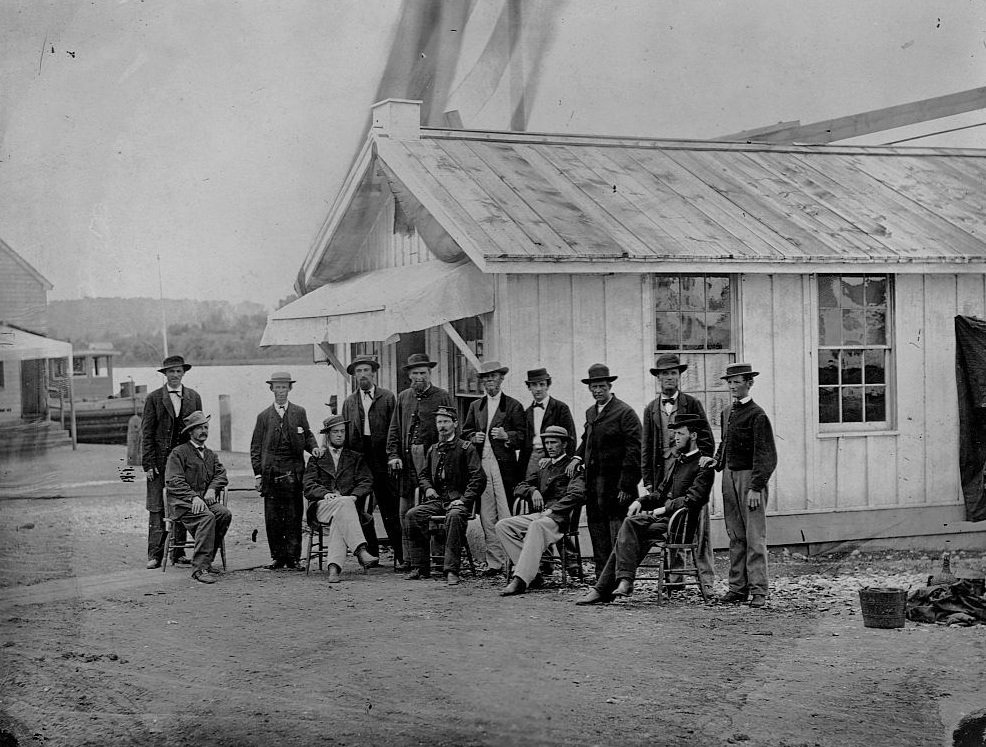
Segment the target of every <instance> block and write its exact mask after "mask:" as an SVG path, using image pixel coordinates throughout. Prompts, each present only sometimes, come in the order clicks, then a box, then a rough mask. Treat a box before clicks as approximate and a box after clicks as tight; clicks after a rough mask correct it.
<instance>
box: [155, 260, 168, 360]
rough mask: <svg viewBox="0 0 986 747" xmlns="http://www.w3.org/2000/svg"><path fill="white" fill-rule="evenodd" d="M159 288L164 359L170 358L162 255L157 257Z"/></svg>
mask: <svg viewBox="0 0 986 747" xmlns="http://www.w3.org/2000/svg"><path fill="white" fill-rule="evenodd" d="M157 286H158V295H159V297H160V299H161V337H162V338H163V339H164V357H165V358H167V357H168V316H167V314H166V313H165V310H164V282H163V281H162V280H161V255H160V254H158V255H157Z"/></svg>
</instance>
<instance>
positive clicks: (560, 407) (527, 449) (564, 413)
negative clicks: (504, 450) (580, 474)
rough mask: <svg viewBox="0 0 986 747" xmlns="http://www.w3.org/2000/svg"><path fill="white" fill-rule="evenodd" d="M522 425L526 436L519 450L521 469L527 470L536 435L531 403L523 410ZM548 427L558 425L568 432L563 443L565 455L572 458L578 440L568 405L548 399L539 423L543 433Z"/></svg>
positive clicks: (532, 404) (551, 398)
mask: <svg viewBox="0 0 986 747" xmlns="http://www.w3.org/2000/svg"><path fill="white" fill-rule="evenodd" d="M524 424H525V427H526V434H527V435H526V438H525V439H524V448H522V449H521V450H520V460H519V461H520V465H521V469H527V463H528V462H529V461H531V452H532V451H534V436H535V435H537V434H535V433H534V403H533V402H532V403H531V404H530V405H528V407H527V409H526V410H524ZM549 425H560V426H561V427H562V428H564V429H565V430H566V431H568V435H569V436H570V438H569V439H568V441H567V442H566V443H565V453H566V454H568V455H569V456H574V455H575V443H576V441H577V440H578V439H577V438H576V433H577V431H576V430H575V418H573V417H572V411H571V410H570V409H569V408H568V405H566V404H565V403H564V402H562V401H561V400H560V399H555V398H554V397H548V405H547V407H545V408H544V420H542V421H541V430H542V431H543V430H544V429H545V428H547V427H548V426H549Z"/></svg>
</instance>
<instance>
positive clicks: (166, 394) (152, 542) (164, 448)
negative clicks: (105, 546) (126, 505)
mask: <svg viewBox="0 0 986 747" xmlns="http://www.w3.org/2000/svg"><path fill="white" fill-rule="evenodd" d="M190 368H191V365H189V364H188V363H185V359H184V358H182V357H181V356H180V355H172V356H169V357H167V358H165V359H164V363H163V364H162V366H161V368H159V369H158V371H160V372H161V373H163V374H164V376H165V378H166V379H167V383H166V384H165V385H164V386H163V387H161V388H160V389H155V390H154V391H153V392H151V393H150V394H149V395H147V399H146V400H145V402H144V417H143V419H142V420H141V444H142V451H143V454H142V457H141V465H142V466H143V468H144V472H145V473H146V474H147V504H146V505H147V512H148V520H147V567H148V568H160V567H161V559H162V558H163V557H164V540H165V534H164V469H165V465H167V463H168V455H169V454H171V451H172V449H174V448H175V447H176V446H178V445H179V444H180V443H183V442H184V441H187V440H188V435H187V433H186V432H185V431H184V430H182V422H183V420H184V418H187V417H188V416H189V415H191V414H192V413H193V412H195V411H196V410H201V409H202V398H201V397H200V396H199V393H198V392H196V391H195V390H194V389H192V388H191V387H187V386H182V383H181V380H182V377H184V376H185V372H186V371H188V370H189V369H190ZM173 532H174V544H175V545H177V546H178V547H179V548H181V547H182V546H184V544H185V537H186V535H185V527H184V526H182V525H180V524H179V525H176V526H175V528H174V530H173ZM171 560H172V562H174V563H175V564H183V565H187V564H188V563H189V560H188V558H186V557H185V551H184V550H182V549H178V550H175V552H174V556H173V557H172V558H171Z"/></svg>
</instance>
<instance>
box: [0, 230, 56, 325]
mask: <svg viewBox="0 0 986 747" xmlns="http://www.w3.org/2000/svg"><path fill="white" fill-rule="evenodd" d="M51 289H52V285H51V283H50V282H49V281H48V280H47V278H45V276H44V275H42V274H41V273H40V272H38V271H37V270H36V269H34V267H32V266H31V265H30V264H29V263H28V262H27V261H26V260H25V259H24V258H23V257H21V256H20V255H19V254H18V253H17V252H15V251H14V250H13V249H11V248H10V246H9V245H8V244H7V242H5V241H4V240H3V239H0V321H4V322H7V323H8V324H13V325H15V326H16V327H19V328H20V329H23V330H27V331H29V332H35V333H37V334H42V335H43V334H44V333H45V332H47V331H48V291H50V290H51Z"/></svg>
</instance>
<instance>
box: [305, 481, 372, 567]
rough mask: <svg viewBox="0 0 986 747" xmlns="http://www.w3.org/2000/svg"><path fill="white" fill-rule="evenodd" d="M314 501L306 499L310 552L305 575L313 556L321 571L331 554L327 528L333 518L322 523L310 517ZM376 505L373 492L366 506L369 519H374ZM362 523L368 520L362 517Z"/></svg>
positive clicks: (306, 522) (364, 524)
mask: <svg viewBox="0 0 986 747" xmlns="http://www.w3.org/2000/svg"><path fill="white" fill-rule="evenodd" d="M311 506H312V503H311V501H309V500H308V499H305V519H306V521H305V526H306V527H307V528H308V531H307V532H306V534H307V535H308V552H307V553H306V554H307V560H306V561H305V575H306V576H307V575H308V574H309V573H310V572H311V569H312V558H313V557H317V558H318V569H319V570H320V571H321V570H322V569H323V566H324V565H325V558H326V556H327V555H328V554H329V551H328V549H327V548H326V547H325V530H326V529H328V528H329V527H330V526H331V525H332V521H331V519H330V520H329V521H327V522H325V523H322V522H321V521H319V520H318V519H315V518H314V517H312V518H311V519H308V510H309V509H310V508H311ZM375 507H376V504H375V502H374V496H373V493H370V495H369V496H368V497H367V501H366V508H367V512H368V513H367V514H366V516H368V517H369V521H373V509H374V508H375ZM360 525H361V526H364V527H365V526H366V522H365V521H363V519H362V518H361V519H360ZM363 537H364V539H365V538H366V530H365V529H364V530H363ZM360 568H362V569H363V573H364V574H365V573H366V568H363V565H362V564H360Z"/></svg>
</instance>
